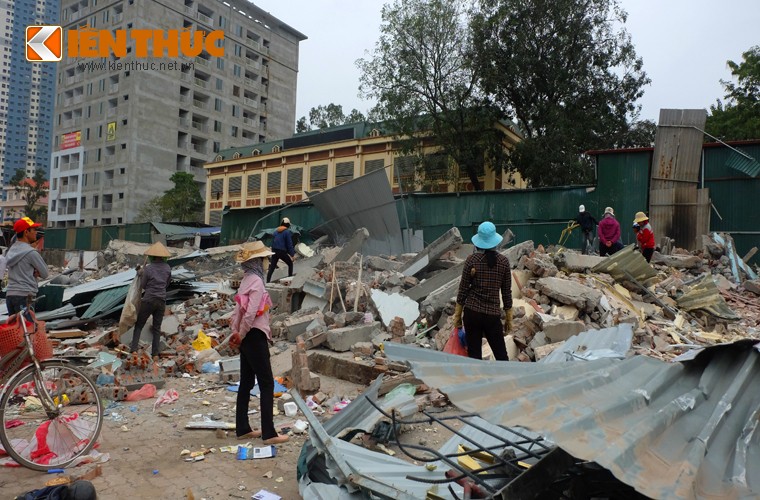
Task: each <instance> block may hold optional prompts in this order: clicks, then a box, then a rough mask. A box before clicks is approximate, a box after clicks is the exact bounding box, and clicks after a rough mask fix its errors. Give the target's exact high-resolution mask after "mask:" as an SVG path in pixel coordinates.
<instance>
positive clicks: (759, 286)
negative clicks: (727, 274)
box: [742, 280, 760, 295]
mask: <svg viewBox="0 0 760 500" xmlns="http://www.w3.org/2000/svg"><path fill="white" fill-rule="evenodd" d="M742 285H743V286H744V289H745V290H747V291H748V292H752V293H754V294H755V295H760V280H746V281H745V282H744V283H743V284H742Z"/></svg>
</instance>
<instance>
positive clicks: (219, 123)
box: [214, 120, 222, 132]
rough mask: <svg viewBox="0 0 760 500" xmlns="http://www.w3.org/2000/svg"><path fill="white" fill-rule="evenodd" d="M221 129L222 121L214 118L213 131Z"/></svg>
mask: <svg viewBox="0 0 760 500" xmlns="http://www.w3.org/2000/svg"><path fill="white" fill-rule="evenodd" d="M221 131H222V122H220V121H218V120H214V132H221Z"/></svg>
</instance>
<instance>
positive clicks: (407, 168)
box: [393, 156, 415, 191]
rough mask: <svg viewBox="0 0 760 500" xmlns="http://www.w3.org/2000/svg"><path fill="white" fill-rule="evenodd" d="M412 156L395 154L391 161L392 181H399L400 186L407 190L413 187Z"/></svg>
mask: <svg viewBox="0 0 760 500" xmlns="http://www.w3.org/2000/svg"><path fill="white" fill-rule="evenodd" d="M414 165H415V158H414V156H397V157H396V158H395V159H394V161H393V183H394V184H397V185H398V183H399V181H400V182H401V188H402V189H404V190H406V191H409V190H413V189H414Z"/></svg>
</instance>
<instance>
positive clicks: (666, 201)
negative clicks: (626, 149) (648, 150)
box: [648, 109, 707, 249]
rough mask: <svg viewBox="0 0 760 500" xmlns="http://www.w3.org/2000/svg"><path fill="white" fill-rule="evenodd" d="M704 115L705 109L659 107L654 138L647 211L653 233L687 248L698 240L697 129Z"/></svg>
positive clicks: (702, 125)
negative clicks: (671, 239) (667, 237)
mask: <svg viewBox="0 0 760 500" xmlns="http://www.w3.org/2000/svg"><path fill="white" fill-rule="evenodd" d="M706 118H707V112H706V111H705V110H704V109H661V110H660V120H659V122H658V126H657V136H656V138H655V148H654V157H653V164H652V177H651V179H652V180H651V183H650V185H649V189H650V198H649V214H648V215H649V217H650V218H651V220H652V225H653V227H654V229H655V235H656V236H658V237H660V236H669V237H671V238H673V239H675V240H676V244H677V245H678V246H681V247H684V248H688V249H694V248H696V244H697V236H698V234H697V228H696V221H697V208H696V207H697V205H696V203H697V194H696V190H697V186H698V181H699V172H700V167H701V161H700V159H701V155H702V142H703V138H704V134H703V133H702V132H700V130H704V128H705V120H706ZM704 230H705V231H706V230H707V228H704Z"/></svg>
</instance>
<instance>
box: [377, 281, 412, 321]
mask: <svg viewBox="0 0 760 500" xmlns="http://www.w3.org/2000/svg"><path fill="white" fill-rule="evenodd" d="M371 296H372V302H374V304H375V307H376V308H377V310H378V312H379V313H380V319H381V320H382V322H383V324H384V325H385V326H388V325H390V322H391V320H392V319H393V318H395V317H396V316H399V317H401V318H402V319H403V320H404V324H405V325H406V326H410V325H411V324H412V323H414V321H415V320H416V319H417V318H418V317H419V316H420V306H419V304H417V302H416V301H414V300H412V299H410V298H409V297H406V296H404V295H401V294H398V293H393V294H389V293H385V292H383V291H382V290H377V289H372V291H371Z"/></svg>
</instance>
